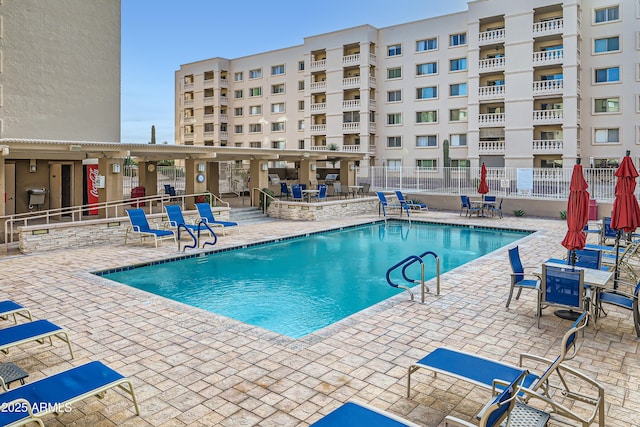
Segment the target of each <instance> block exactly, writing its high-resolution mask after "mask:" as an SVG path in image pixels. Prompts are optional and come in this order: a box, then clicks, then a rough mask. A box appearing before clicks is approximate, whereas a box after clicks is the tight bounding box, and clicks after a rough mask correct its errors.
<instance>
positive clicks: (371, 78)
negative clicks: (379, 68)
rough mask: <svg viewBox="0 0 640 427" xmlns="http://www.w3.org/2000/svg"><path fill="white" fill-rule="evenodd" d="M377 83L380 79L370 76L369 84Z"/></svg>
mask: <svg viewBox="0 0 640 427" xmlns="http://www.w3.org/2000/svg"><path fill="white" fill-rule="evenodd" d="M376 83H378V80H377V79H376V78H375V77H373V76H369V86H370V87H371V86H375V85H376Z"/></svg>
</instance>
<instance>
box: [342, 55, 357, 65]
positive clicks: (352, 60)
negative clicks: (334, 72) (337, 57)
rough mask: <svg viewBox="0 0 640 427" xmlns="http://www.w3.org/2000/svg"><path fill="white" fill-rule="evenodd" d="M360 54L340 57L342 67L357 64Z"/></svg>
mask: <svg viewBox="0 0 640 427" xmlns="http://www.w3.org/2000/svg"><path fill="white" fill-rule="evenodd" d="M359 63H360V54H359V53H354V54H353V55H345V56H343V57H342V65H349V64H359Z"/></svg>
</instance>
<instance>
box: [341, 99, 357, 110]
mask: <svg viewBox="0 0 640 427" xmlns="http://www.w3.org/2000/svg"><path fill="white" fill-rule="evenodd" d="M359 109H360V100H359V99H349V100H348V101H342V110H343V111H354V110H359Z"/></svg>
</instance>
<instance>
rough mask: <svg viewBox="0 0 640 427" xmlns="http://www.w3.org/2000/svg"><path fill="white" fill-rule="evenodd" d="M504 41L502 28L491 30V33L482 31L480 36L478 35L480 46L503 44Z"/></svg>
mask: <svg viewBox="0 0 640 427" xmlns="http://www.w3.org/2000/svg"><path fill="white" fill-rule="evenodd" d="M504 40H505V32H504V28H500V29H497V30H491V31H483V32H481V33H480V34H478V43H479V44H480V45H485V44H491V43H500V42H504Z"/></svg>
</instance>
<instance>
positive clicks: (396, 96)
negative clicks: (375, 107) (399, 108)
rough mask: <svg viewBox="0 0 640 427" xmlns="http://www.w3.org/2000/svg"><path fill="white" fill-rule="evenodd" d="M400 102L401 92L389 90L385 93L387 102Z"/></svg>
mask: <svg viewBox="0 0 640 427" xmlns="http://www.w3.org/2000/svg"><path fill="white" fill-rule="evenodd" d="M400 101H402V91H401V90H390V91H388V92H387V102H400Z"/></svg>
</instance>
